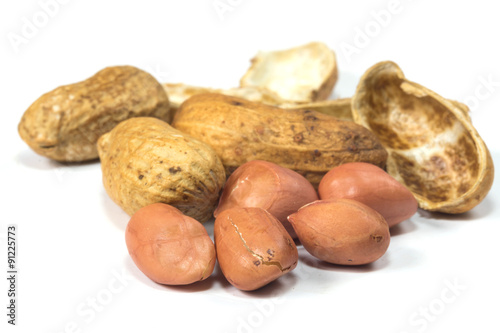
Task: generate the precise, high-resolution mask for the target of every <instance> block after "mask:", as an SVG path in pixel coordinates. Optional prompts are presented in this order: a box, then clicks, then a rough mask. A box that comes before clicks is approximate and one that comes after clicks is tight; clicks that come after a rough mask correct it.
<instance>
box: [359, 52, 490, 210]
mask: <svg viewBox="0 0 500 333" xmlns="http://www.w3.org/2000/svg"><path fill="white" fill-rule="evenodd" d="M352 112H353V118H354V121H355V122H356V123H358V124H361V125H363V126H365V127H366V128H368V129H369V130H371V131H372V132H373V133H374V134H375V135H376V136H378V138H379V139H380V140H381V142H382V145H383V146H384V147H385V148H386V149H387V151H388V153H389V157H388V160H387V172H388V173H389V174H391V175H392V176H393V177H395V178H396V179H397V180H398V181H400V182H401V183H403V184H404V185H405V186H406V187H408V189H409V190H410V191H411V192H412V193H413V194H414V195H415V198H416V199H417V201H418V203H419V207H420V208H422V209H425V210H429V211H437V212H443V213H452V214H457V213H463V212H466V211H468V210H470V209H472V208H473V207H475V206H476V205H477V204H479V203H480V202H481V201H482V200H483V199H484V198H485V197H486V195H487V193H488V191H489V190H490V188H491V185H492V183H493V177H494V167H493V160H492V159H491V155H490V153H489V151H488V148H487V147H486V145H485V143H484V142H483V140H482V139H481V137H480V136H479V134H478V132H477V130H476V129H475V128H474V126H473V125H472V122H471V121H470V117H469V115H468V111H467V107H466V106H464V105H463V104H460V103H458V102H453V101H449V100H447V99H445V98H443V97H441V96H439V95H438V94H436V93H435V92H433V91H431V90H429V89H427V88H425V87H423V86H421V85H419V84H417V83H414V82H411V81H409V80H407V79H406V78H405V76H404V74H403V72H402V70H401V69H400V68H399V67H398V65H396V64H395V63H393V62H390V61H386V62H380V63H378V64H376V65H374V66H373V67H371V68H370V69H368V70H367V71H366V72H365V74H364V75H363V76H362V78H361V80H360V83H359V85H358V87H357V89H356V93H355V95H354V97H353V99H352Z"/></svg>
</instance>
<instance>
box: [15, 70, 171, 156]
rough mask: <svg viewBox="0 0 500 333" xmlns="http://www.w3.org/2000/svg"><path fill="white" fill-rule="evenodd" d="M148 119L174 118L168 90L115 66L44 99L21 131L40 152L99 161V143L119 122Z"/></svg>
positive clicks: (23, 121) (31, 111) (139, 73)
mask: <svg viewBox="0 0 500 333" xmlns="http://www.w3.org/2000/svg"><path fill="white" fill-rule="evenodd" d="M146 116H151V117H157V118H159V119H162V120H165V121H170V120H171V115H170V111H169V101H168V96H167V94H166V93H165V90H164V89H163V87H162V86H161V84H160V83H158V81H156V79H155V78H154V77H153V76H151V75H150V74H148V73H146V72H144V71H142V70H140V69H138V68H135V67H132V66H114V67H107V68H105V69H103V70H101V71H99V72H98V73H96V74H95V75H94V76H92V77H90V78H88V79H86V80H84V81H81V82H77V83H74V84H69V85H65V86H61V87H58V88H56V89H54V90H52V91H50V92H48V93H46V94H44V95H42V96H41V97H40V98H38V99H37V100H36V101H35V102H34V103H33V104H32V105H31V106H30V107H29V108H28V109H27V110H26V112H25V113H24V115H23V117H22V119H21V122H20V123H19V126H18V130H19V135H20V136H21V138H22V139H23V140H24V141H25V142H26V143H27V144H28V146H29V147H30V148H31V149H33V150H34V151H35V152H36V153H38V154H40V155H42V156H45V157H48V158H51V159H54V160H56V161H61V162H81V161H86V160H92V159H96V158H97V157H98V154H97V147H96V143H97V140H98V139H99V137H100V136H101V135H102V134H104V133H106V132H108V131H110V130H111V129H112V128H113V127H115V126H116V124H118V123H119V122H121V121H123V120H125V119H128V118H131V117H146Z"/></svg>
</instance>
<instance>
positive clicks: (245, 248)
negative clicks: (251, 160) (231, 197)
mask: <svg viewBox="0 0 500 333" xmlns="http://www.w3.org/2000/svg"><path fill="white" fill-rule="evenodd" d="M214 237H215V247H216V249H217V259H218V261H219V265H220V268H221V270H222V273H223V274H224V276H225V277H226V279H227V280H228V281H229V282H230V283H231V284H232V285H233V286H235V287H236V288H238V289H240V290H247V291H250V290H256V289H259V288H261V287H263V286H265V285H266V284H268V283H270V282H272V281H274V280H276V279H277V278H279V277H280V276H282V275H284V274H286V273H288V272H290V271H291V270H293V269H294V268H295V267H296V266H297V261H298V251H297V247H296V246H295V243H294V242H293V240H292V238H291V237H290V235H289V234H288V233H287V232H286V230H285V228H284V227H283V225H282V224H281V223H280V222H279V221H278V220H277V219H276V218H275V217H274V216H272V215H271V214H269V213H268V212H266V211H265V210H263V209H262V208H256V207H236V208H230V209H227V210H225V211H223V212H222V213H220V214H219V215H218V216H217V218H216V219H215V224H214Z"/></svg>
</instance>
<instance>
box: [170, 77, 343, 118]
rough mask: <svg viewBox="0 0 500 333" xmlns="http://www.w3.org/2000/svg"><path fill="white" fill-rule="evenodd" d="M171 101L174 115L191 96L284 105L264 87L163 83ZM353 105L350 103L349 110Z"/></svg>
mask: <svg viewBox="0 0 500 333" xmlns="http://www.w3.org/2000/svg"><path fill="white" fill-rule="evenodd" d="M162 86H163V88H164V89H165V91H166V92H167V95H168V99H169V101H170V109H171V112H172V113H173V114H175V112H176V111H177V109H178V108H179V107H180V106H181V104H182V103H183V102H184V101H185V100H186V99H188V98H189V97H191V96H194V95H197V94H204V93H218V94H223V95H228V96H235V97H239V98H243V99H246V100H249V101H252V102H260V103H264V104H268V105H278V104H281V103H284V102H285V101H283V100H282V99H281V98H279V97H278V96H277V95H276V94H274V93H272V92H271V91H269V90H267V89H266V88H262V87H236V88H229V89H218V88H205V87H196V86H190V85H186V84H183V83H163V84H162ZM350 107H351V104H350V103H349V108H350Z"/></svg>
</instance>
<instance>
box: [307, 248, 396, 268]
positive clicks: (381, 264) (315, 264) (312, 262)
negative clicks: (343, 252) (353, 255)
mask: <svg viewBox="0 0 500 333" xmlns="http://www.w3.org/2000/svg"><path fill="white" fill-rule="evenodd" d="M386 255H387V254H384V256H382V257H381V258H380V259H378V260H377V261H375V262H372V263H369V264H364V265H352V266H349V265H338V264H332V263H329V262H326V261H323V260H320V259H317V258H316V257H314V256H313V255H311V254H310V253H308V252H307V251H305V250H304V251H302V252H299V262H301V263H303V264H304V265H306V266H307V267H309V268H311V269H318V270H325V271H335V272H350V273H368V272H374V271H378V270H381V269H384V268H385V267H387V266H388V265H389V263H390V260H388V258H387V257H386Z"/></svg>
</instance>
